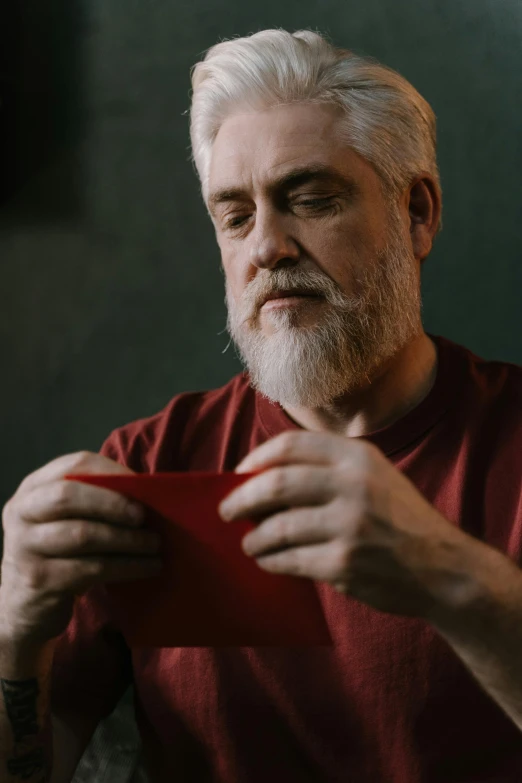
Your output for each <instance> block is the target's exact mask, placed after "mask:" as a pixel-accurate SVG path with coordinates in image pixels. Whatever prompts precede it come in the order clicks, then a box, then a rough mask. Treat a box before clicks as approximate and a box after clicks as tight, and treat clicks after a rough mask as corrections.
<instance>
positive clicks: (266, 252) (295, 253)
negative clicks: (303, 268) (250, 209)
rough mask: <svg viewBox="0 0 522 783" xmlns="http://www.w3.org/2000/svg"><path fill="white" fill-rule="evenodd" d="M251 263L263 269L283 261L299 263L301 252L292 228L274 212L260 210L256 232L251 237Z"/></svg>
mask: <svg viewBox="0 0 522 783" xmlns="http://www.w3.org/2000/svg"><path fill="white" fill-rule="evenodd" d="M249 239H250V241H251V244H250V248H249V261H250V263H251V264H253V265H254V266H258V267H260V268H262V269H271V268H272V267H274V266H275V265H276V264H278V263H279V262H280V261H282V260H283V259H289V260H291V261H297V260H298V259H299V256H300V250H299V246H298V243H297V241H296V240H295V238H294V237H293V236H292V234H291V233H290V226H289V223H288V221H287V220H285V218H284V217H283V216H282V215H278V214H277V212H275V211H274V210H258V211H257V212H256V222H255V226H254V230H253V231H252V232H251V234H250V237H249Z"/></svg>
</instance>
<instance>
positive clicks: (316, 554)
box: [256, 541, 343, 583]
mask: <svg viewBox="0 0 522 783" xmlns="http://www.w3.org/2000/svg"><path fill="white" fill-rule="evenodd" d="M256 563H257V564H258V566H259V567H260V568H262V569H263V570H264V571H270V572H271V573H273V574H287V575H288V576H301V577H307V578H308V579H314V580H316V581H319V582H330V583H338V582H341V581H342V577H343V573H342V570H341V569H340V568H339V557H338V552H337V547H336V546H335V542H333V541H329V542H328V543H325V544H314V545H311V546H298V547H292V548H291V549H285V550H284V551H282V552H275V553H274V554H271V555H266V556H264V557H259V558H257V557H256Z"/></svg>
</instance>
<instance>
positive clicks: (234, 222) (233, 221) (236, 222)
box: [225, 215, 248, 228]
mask: <svg viewBox="0 0 522 783" xmlns="http://www.w3.org/2000/svg"><path fill="white" fill-rule="evenodd" d="M247 217H248V215H239V216H238V217H235V218H230V220H227V221H226V223H225V228H238V227H239V226H240V225H241V223H242V221H243V220H246V218H247Z"/></svg>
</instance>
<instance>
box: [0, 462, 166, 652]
mask: <svg viewBox="0 0 522 783" xmlns="http://www.w3.org/2000/svg"><path fill="white" fill-rule="evenodd" d="M71 473H116V474H122V473H124V474H129V473H133V471H132V470H130V469H129V468H127V467H124V466H123V465H120V464H119V463H118V462H114V461H113V460H111V459H108V458H107V457H103V456H101V455H100V454H94V453H90V452H85V451H82V452H78V453H76V454H67V455H65V456H63V457H58V459H55V460H53V461H52V462H49V463H48V464H47V465H44V467H42V468H40V469H39V470H37V471H35V472H34V473H31V474H30V475H29V476H27V477H26V478H25V479H24V480H23V481H22V483H21V484H20V486H19V487H18V489H17V491H16V493H15V494H14V495H13V497H12V498H11V499H10V500H9V501H8V502H7V503H6V505H5V506H4V509H3V514H2V521H3V528H4V554H3V559H2V569H1V583H0V621H1V623H2V630H3V633H4V634H5V635H7V636H8V638H9V639H10V640H11V641H13V642H15V643H18V642H20V643H23V644H45V643H46V642H47V641H50V640H51V639H53V638H54V637H57V636H59V635H60V634H61V633H63V631H64V630H65V629H66V628H67V626H68V624H69V621H70V619H71V617H72V612H73V608H74V598H75V595H78V594H81V593H83V592H85V591H87V590H88V589H89V588H90V587H91V586H92V585H94V584H96V583H99V582H113V581H123V580H125V579H138V578H144V577H150V576H154V575H155V574H158V573H159V571H160V570H161V558H160V557H159V556H158V554H157V553H158V551H159V546H158V545H159V537H158V536H157V534H156V533H154V532H153V531H148V530H144V529H141V530H140V529H139V528H140V526H141V525H142V524H143V521H144V507H143V506H141V505H140V504H137V503H135V502H134V501H132V500H130V499H128V498H126V497H125V496H123V495H121V494H119V493H117V492H113V491H111V490H108V489H104V488H101V487H95V486H92V485H90V484H85V483H83V482H80V481H71V480H66V479H64V476H66V475H68V474H71Z"/></svg>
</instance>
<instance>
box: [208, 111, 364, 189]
mask: <svg viewBox="0 0 522 783" xmlns="http://www.w3.org/2000/svg"><path fill="white" fill-rule="evenodd" d="M339 119H340V111H339V109H337V108H336V107H333V106H324V105H313V104H303V103H300V104H292V105H288V106H278V107H274V108H271V109H267V110H264V111H257V112H248V113H247V112H244V113H238V114H234V115H232V116H230V117H228V118H227V119H226V120H225V122H224V123H223V124H222V126H221V128H220V129H219V132H218V134H217V136H216V139H215V141H214V144H213V147H212V152H211V160H210V167H209V179H208V188H207V192H208V197H209V204H210V205H212V203H214V204H215V199H213V196H215V195H216V193H219V192H222V191H227V190H230V191H232V190H234V189H241V190H243V191H245V192H250V193H252V192H257V191H263V190H265V189H267V188H270V187H271V186H272V185H273V183H276V182H277V181H278V180H280V179H281V178H283V177H284V175H285V173H286V172H288V171H291V170H294V169H296V168H303V167H306V166H307V165H310V166H312V167H316V168H320V167H321V166H323V167H328V168H330V169H334V170H337V171H338V172H339V174H341V175H345V176H347V177H348V178H349V179H351V180H357V179H361V178H362V179H365V180H367V179H368V177H371V176H372V174H374V172H373V168H372V167H371V165H370V164H369V163H368V162H367V161H365V160H364V159H363V158H362V157H361V156H360V155H358V154H357V153H356V152H355V151H354V150H353V149H351V148H350V147H349V146H348V145H347V144H346V142H344V141H343V140H342V139H341V138H340V134H339V128H338V123H339ZM369 172H371V173H369ZM374 176H376V175H374Z"/></svg>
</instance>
